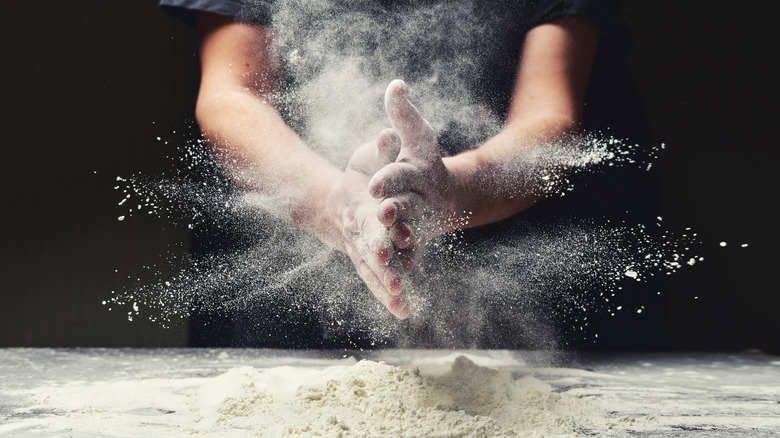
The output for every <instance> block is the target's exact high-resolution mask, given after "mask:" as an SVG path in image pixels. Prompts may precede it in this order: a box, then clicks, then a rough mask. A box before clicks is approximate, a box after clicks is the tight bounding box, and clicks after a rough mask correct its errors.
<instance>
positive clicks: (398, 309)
mask: <svg viewBox="0 0 780 438" xmlns="http://www.w3.org/2000/svg"><path fill="white" fill-rule="evenodd" d="M387 309H388V310H390V313H392V314H393V315H395V316H396V317H397V318H399V319H406V318H407V317H408V316H409V313H410V305H409V300H408V299H407V298H406V296H404V295H397V296H394V297H391V298H390V302H389V303H388V304H387Z"/></svg>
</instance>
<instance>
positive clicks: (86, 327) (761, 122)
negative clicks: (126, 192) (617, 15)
mask: <svg viewBox="0 0 780 438" xmlns="http://www.w3.org/2000/svg"><path fill="white" fill-rule="evenodd" d="M779 14H780V3H778V2H776V1H774V0H763V1H751V2H745V3H740V4H739V5H738V4H737V2H711V3H710V4H708V5H707V7H706V8H703V7H702V4H701V2H697V1H694V0H674V1H672V0H663V1H653V2H647V1H642V0H630V1H627V2H626V17H627V21H628V24H629V26H630V28H631V31H632V32H633V36H634V42H633V50H632V54H631V57H630V68H631V70H632V72H633V74H634V77H635V79H636V81H637V84H638V86H639V88H640V91H641V95H642V97H643V99H644V103H645V106H646V109H647V111H648V115H649V119H650V123H651V126H652V128H653V132H654V135H655V138H656V139H657V140H658V141H659V142H664V143H666V145H667V149H666V150H665V151H664V153H663V154H662V156H661V158H660V160H659V161H658V163H656V165H657V166H658V167H657V169H658V174H659V178H660V186H661V211H660V214H661V215H662V216H663V218H664V222H663V223H664V225H665V226H667V227H669V228H670V229H673V230H682V229H684V228H685V227H692V228H693V229H694V231H696V232H698V233H699V236H700V237H701V239H702V240H703V242H704V243H703V246H702V247H701V250H700V251H698V252H699V253H700V254H701V255H703V256H704V258H705V261H704V263H700V264H697V265H696V266H694V267H691V268H687V269H683V270H682V271H680V272H679V273H677V274H675V275H673V276H670V277H668V278H667V279H666V281H665V284H664V290H663V297H664V299H663V300H659V301H657V302H655V301H654V302H652V303H649V306H648V307H647V309H646V311H645V315H644V316H641V317H638V316H636V315H618V316H616V317H615V318H613V319H612V320H608V321H606V322H603V323H602V324H601V326H600V327H599V330H600V333H601V335H600V338H602V339H606V340H604V341H603V344H602V346H608V347H615V348H637V349H642V348H652V349H663V350H744V349H749V348H757V349H763V350H765V351H770V352H775V353H780V330H778V317H777V316H776V314H777V310H778V309H780V293H778V292H780V288H779V287H778V286H777V284H776V280H775V278H774V276H773V274H774V273H775V272H776V271H777V269H778V268H777V266H776V263H777V261H778V256H777V252H776V251H777V248H778V244H780V239H779V238H778V234H779V233H778V231H777V228H776V227H777V223H778V215H777V212H776V211H777V208H776V206H775V203H776V202H777V199H778V197H777V195H776V193H777V188H778V183H777V179H776V173H777V172H776V170H775V168H776V162H775V159H776V157H777V156H778V154H777V152H776V147H777V138H778V135H780V132H778V131H780V130H779V129H778V126H779V125H780V122H778V120H777V117H778V99H780V93H778V85H777V78H778V74H779V73H780V71H779V70H780V69H779V68H778V62H777V47H778V44H779V43H780V38H779V37H780V30H779V28H778V26H777V24H776V17H777V16H779ZM0 23H1V26H2V27H0V29H1V30H0V32H1V33H2V42H0V44H2V49H1V51H0V55H1V57H0V87H1V89H2V92H0V120H2V125H1V126H0V145H2V160H0V187H1V188H0V196H2V198H0V211H1V213H0V217H1V218H2V223H1V224H0V246H2V255H1V256H2V259H1V260H0V295H1V296H2V305H1V306H0V346H6V347H8V346H31V347H43V346H48V347H69V346H85V347H87V346H102V347H158V346H159V347H163V346H183V345H186V339H187V331H188V327H187V321H186V320H183V321H181V322H179V323H178V324H174V325H173V326H172V327H171V328H162V327H161V326H160V325H159V324H155V323H151V322H149V321H148V320H147V318H145V317H138V318H135V320H134V321H132V322H130V321H128V319H127V310H128V309H126V308H122V309H114V310H113V311H108V310H107V308H106V307H107V306H104V305H102V304H101V302H102V301H103V300H106V299H108V298H109V297H110V294H111V291H112V290H121V289H123V288H126V287H128V286H130V285H132V284H134V283H135V282H136V281H138V280H137V279H139V278H140V281H142V282H143V281H144V279H147V278H149V276H150V275H151V274H150V273H151V272H152V271H154V269H151V270H150V269H145V266H151V265H154V264H156V263H158V262H160V261H161V260H162V257H164V255H165V254H167V253H173V254H181V253H184V252H186V250H187V248H186V245H185V246H181V245H179V244H178V242H186V241H187V231H186V230H184V229H181V228H177V227H175V226H173V225H170V224H168V223H166V222H165V221H162V220H159V219H155V218H153V217H144V216H143V215H140V216H134V217H133V219H132V220H127V221H124V222H119V221H117V217H118V216H120V215H123V214H125V213H126V211H127V208H126V207H120V206H117V202H118V201H119V200H120V199H121V198H122V197H123V195H122V193H121V192H117V191H115V190H114V186H115V185H116V177H117V176H128V175H132V174H137V173H143V174H147V175H155V174H159V173H160V172H163V171H165V170H166V169H169V167H170V164H171V160H170V158H169V157H175V156H176V154H177V152H176V151H177V148H178V147H180V146H181V145H182V144H183V143H184V141H185V139H186V134H184V133H185V132H188V129H189V125H190V121H191V120H192V119H193V115H192V114H193V107H194V99H195V92H196V90H197V81H198V78H197V59H196V47H195V35H194V32H193V31H192V29H189V28H187V27H186V26H184V25H183V24H181V23H179V22H177V21H176V20H174V19H172V18H170V17H168V16H166V15H165V14H163V13H161V12H160V11H159V10H158V9H157V6H156V1H154V0H144V1H133V2H121V1H107V0H89V1H81V2H76V3H74V2H55V1H46V2H2V4H1V5H0ZM157 137H160V138H161V140H160V141H158V140H157ZM166 142H167V143H166ZM721 241H726V242H728V244H729V245H728V246H727V247H725V248H721V247H720V246H719V245H718V243H719V242H721ZM741 243H748V244H749V246H748V247H747V248H741V247H740V244H741ZM161 266H162V265H161ZM654 315H655V316H654ZM637 318H647V321H648V324H647V325H646V326H644V327H643V326H642V323H641V321H642V320H641V319H639V320H637ZM629 319H630V321H628V320H629ZM612 321H614V322H612ZM627 321H628V322H629V324H628V325H627V326H630V327H632V330H635V332H632V331H625V330H623V329H622V327H623V326H624V325H625V324H624V323H626V322H627ZM636 321H640V323H638V324H637V322H636ZM661 325H662V327H661ZM661 329H662V330H663V331H664V333H666V336H665V337H664V338H663V340H662V341H660V342H649V341H647V340H648V339H651V338H652V337H653V330H661ZM597 347H598V345H597Z"/></svg>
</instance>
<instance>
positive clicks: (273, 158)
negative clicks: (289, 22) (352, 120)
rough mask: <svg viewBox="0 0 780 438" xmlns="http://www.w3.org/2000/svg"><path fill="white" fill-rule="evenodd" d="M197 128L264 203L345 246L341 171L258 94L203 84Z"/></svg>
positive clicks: (325, 239)
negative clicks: (315, 149) (341, 234)
mask: <svg viewBox="0 0 780 438" xmlns="http://www.w3.org/2000/svg"><path fill="white" fill-rule="evenodd" d="M196 115H197V119H198V122H199V124H200V126H201V129H202V131H203V133H204V135H205V137H206V139H207V140H208V141H209V143H210V144H211V145H212V148H213V149H214V150H215V154H216V156H217V157H219V159H220V161H221V163H222V164H224V167H225V169H226V170H227V172H228V173H229V175H230V176H231V177H232V178H233V180H234V181H235V182H236V183H237V184H238V185H239V186H241V187H242V188H245V189H247V190H251V191H255V192H257V193H258V194H260V195H261V196H262V197H263V198H264V199H267V200H268V202H267V204H266V208H267V209H268V210H270V211H271V212H272V213H273V214H274V215H276V216H278V217H280V218H282V219H284V220H287V221H289V222H291V223H293V224H294V225H296V226H297V227H299V228H301V229H302V230H304V231H306V232H309V233H311V234H313V235H315V236H317V237H318V238H320V239H321V240H322V241H323V242H325V243H326V244H328V245H330V246H332V247H334V248H336V249H339V250H342V251H343V250H344V248H343V243H342V239H341V237H340V230H341V217H342V214H341V211H339V207H340V205H341V203H340V202H339V201H340V193H339V185H338V182H339V181H340V179H341V178H342V172H341V171H339V170H338V169H337V168H336V167H334V166H333V165H332V164H331V163H329V162H328V161H327V160H325V159H324V158H322V157H320V156H319V155H317V154H316V153H314V152H313V151H311V150H310V149H309V148H308V147H307V146H306V145H305V144H304V142H303V141H302V140H301V139H300V138H299V137H298V135H297V134H296V133H295V132H294V131H293V130H292V129H290V128H289V127H288V126H287V125H286V124H285V123H284V121H283V120H282V118H281V116H280V115H279V113H278V112H277V111H276V109H275V108H274V107H273V106H271V105H270V104H268V103H267V102H266V100H265V99H264V97H263V96H262V95H257V94H254V93H252V92H251V91H250V90H248V89H243V88H241V87H240V86H231V85H229V84H221V83H220V84H217V85H212V84H209V83H204V85H203V86H202V87H201V91H200V94H199V96H198V104H197V111H196Z"/></svg>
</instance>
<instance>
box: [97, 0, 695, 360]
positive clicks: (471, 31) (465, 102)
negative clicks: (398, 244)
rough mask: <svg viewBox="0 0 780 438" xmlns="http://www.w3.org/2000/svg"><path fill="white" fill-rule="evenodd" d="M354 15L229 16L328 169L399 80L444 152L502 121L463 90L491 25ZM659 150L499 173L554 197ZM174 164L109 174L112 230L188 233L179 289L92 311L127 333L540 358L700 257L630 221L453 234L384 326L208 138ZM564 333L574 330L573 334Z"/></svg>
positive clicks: (334, 9)
mask: <svg viewBox="0 0 780 438" xmlns="http://www.w3.org/2000/svg"><path fill="white" fill-rule="evenodd" d="M348 3H350V6H351V7H352V9H350V11H349V12H347V11H346V9H345V8H346V5H347V4H348ZM351 3H354V2H337V1H326V0H316V1H311V0H308V1H302V0H282V1H279V2H276V3H275V5H274V6H273V7H267V6H263V4H261V3H260V2H249V3H248V4H249V6H247V7H246V8H245V11H244V14H245V17H246V18H247V19H252V18H253V17H256V16H259V15H262V14H270V16H271V21H272V24H273V26H274V27H275V29H276V30H277V31H278V33H279V35H280V40H279V41H280V44H281V53H282V56H283V59H284V66H285V72H284V73H285V75H286V82H285V83H286V84H287V85H286V86H285V87H283V89H282V91H281V92H279V93H278V94H277V95H274V96H272V101H273V102H274V103H275V104H276V105H277V107H278V108H280V111H281V112H282V113H283V115H284V116H285V117H286V119H287V121H288V123H289V124H290V125H291V126H293V127H294V128H295V129H296V130H297V131H298V132H299V133H300V135H301V136H302V138H303V139H304V140H305V141H306V142H307V144H308V145H310V147H312V148H313V149H314V150H316V151H317V152H319V153H320V154H322V155H323V156H325V157H327V158H328V159H329V160H331V161H332V162H334V163H335V164H337V165H338V166H340V167H341V168H343V167H344V166H345V164H346V162H347V161H348V159H349V157H350V156H351V154H352V152H353V151H354V150H355V149H356V148H357V147H359V146H360V145H362V144H364V143H365V142H368V141H370V140H371V139H373V138H375V137H376V135H377V134H378V133H379V132H380V131H381V130H382V129H383V128H385V127H388V126H389V122H388V120H387V117H386V115H385V113H384V108H383V106H382V103H383V96H384V92H385V88H386V87H387V84H388V83H389V82H390V81H391V80H393V79H396V78H403V79H404V80H405V81H406V82H407V84H408V85H409V89H410V99H411V100H412V102H413V103H414V104H415V105H416V106H417V107H418V109H419V110H420V112H421V113H422V114H423V116H424V117H426V118H427V119H428V120H429V121H430V123H431V125H432V126H433V127H434V128H435V129H436V130H437V132H440V133H441V135H440V142H441V143H442V144H441V146H442V148H443V149H444V151H443V153H444V154H445V155H446V154H452V153H457V152H458V151H460V150H464V149H468V148H472V147H476V146H478V145H479V144H480V143H481V142H483V141H484V140H485V139H487V138H489V137H490V136H491V135H493V134H495V133H497V132H498V131H499V130H500V128H501V124H502V122H501V120H502V117H503V116H502V115H501V112H500V111H498V110H496V109H495V108H494V107H492V106H491V105H490V104H489V103H490V102H491V98H492V97H491V95H490V90H488V89H486V87H485V86H484V85H482V84H481V83H480V82H479V81H478V79H480V78H484V73H483V72H480V70H479V69H480V65H482V64H484V63H483V62H482V61H484V59H483V58H484V57H485V56H487V55H486V54H485V52H484V51H483V50H481V48H482V47H483V45H484V44H486V43H485V41H490V40H491V38H494V35H493V34H492V33H491V32H492V29H493V27H492V26H485V25H484V22H485V20H484V18H485V17H481V18H482V20H480V19H479V18H480V14H478V13H475V10H474V5H473V4H471V3H470V2H457V3H456V4H452V3H447V4H446V5H443V4H440V5H435V4H434V5H425V4H424V5H423V6H419V7H415V8H411V7H406V6H405V7H398V8H389V9H381V10H378V9H377V8H381V6H378V5H379V3H373V2H366V4H364V5H362V6H359V7H358V6H355V5H354V4H351ZM485 14H489V12H486V13H485ZM483 15H484V14H483ZM493 18H496V19H497V17H493ZM485 102H488V104H485ZM662 148H663V146H658V147H647V146H646V145H643V146H642V147H640V146H639V145H635V144H633V143H631V142H628V141H625V140H622V139H617V138H612V137H610V136H608V135H604V134H601V133H585V134H582V135H578V136H570V137H567V138H564V139H561V140H558V141H556V142H553V143H549V142H541V141H540V143H539V144H538V145H537V147H536V148H535V151H536V152H535V153H534V154H531V155H527V156H524V157H522V159H520V160H518V161H517V162H513V163H511V165H513V166H518V169H517V172H516V173H517V174H518V175H522V179H523V181H524V183H523V184H525V185H524V186H523V187H524V189H526V190H529V191H536V192H538V193H539V194H543V195H546V196H547V197H561V196H563V197H564V198H565V197H566V196H567V194H569V193H570V192H573V191H576V187H577V182H578V181H579V179H580V178H582V177H583V176H587V175H591V174H594V173H603V172H609V171H611V170H612V169H614V168H627V167H632V168H637V169H641V170H643V171H644V170H649V169H650V168H651V166H652V164H653V162H654V160H655V159H656V158H657V154H658V152H660V150H661V149H662ZM179 160H180V162H179V163H174V164H175V166H174V167H175V170H173V171H171V173H170V174H169V175H163V176H160V177H150V176H145V175H134V176H132V177H118V178H117V186H116V189H117V190H118V191H119V192H121V196H122V197H121V200H120V201H119V204H120V205H121V206H123V207H126V208H127V209H128V210H127V212H125V213H124V214H122V215H121V217H119V220H121V221H124V222H129V221H132V220H133V219H134V218H135V217H136V216H137V215H140V214H151V215H155V216H157V217H159V218H160V219H161V220H164V221H170V222H171V223H174V224H176V225H178V226H182V227H187V228H189V229H191V230H192V233H193V234H194V236H195V240H194V246H195V249H194V251H193V252H192V255H191V256H190V257H188V258H187V259H179V260H168V263H170V264H171V265H172V266H178V267H179V269H180V271H179V273H178V274H177V275H174V276H172V277H170V278H159V280H158V281H155V282H151V283H148V282H147V283H139V284H137V285H135V286H133V287H129V288H127V289H126V290H120V291H113V292H112V296H111V297H110V298H109V299H108V300H107V301H106V302H105V304H106V306H107V307H109V308H111V309H112V310H113V309H117V310H119V309H127V310H126V311H128V319H131V320H132V319H133V318H137V317H141V316H143V315H144V313H147V314H148V315H154V316H150V317H151V318H153V319H155V320H159V321H160V322H161V323H162V324H172V323H175V321H176V320H177V319H179V318H186V317H188V316H190V315H191V314H192V313H193V312H195V311H201V310H203V309H205V310H207V311H208V312H210V313H213V314H215V315H222V316H224V317H227V318H231V317H232V315H234V314H235V313H237V312H238V313H241V312H244V313H253V312H255V313H262V312H268V311H269V309H278V312H276V311H271V316H270V318H272V319H273V318H278V319H284V318H286V316H285V315H294V314H300V313H305V314H307V315H309V316H310V317H311V318H313V319H315V320H317V321H319V324H320V325H321V328H322V330H323V335H322V336H323V337H325V338H333V339H337V338H339V337H344V336H346V338H347V339H351V338H350V336H352V334H355V333H358V334H359V336H358V337H359V338H360V339H361V340H363V341H365V340H366V339H367V340H369V341H370V343H369V344H365V345H398V346H439V347H442V346H451V347H472V346H478V345H491V343H496V342H498V343H501V344H502V345H505V346H507V347H531V348H555V347H558V346H560V344H559V341H558V332H559V330H558V329H556V328H555V327H554V325H555V324H554V323H555V321H554V318H550V316H549V315H550V313H556V312H557V313H578V312H609V313H615V312H620V311H631V312H641V311H642V309H641V308H631V309H629V308H625V309H623V307H622V305H621V289H622V287H623V285H625V284H629V283H631V282H636V281H646V280H648V279H650V278H652V277H654V276H656V275H659V274H667V273H672V272H674V271H676V270H678V269H680V268H682V267H685V266H688V265H693V264H695V263H696V262H698V261H700V258H699V257H698V256H697V255H696V253H695V248H696V245H697V243H698V242H697V237H696V234H695V233H693V232H691V231H688V230H686V231H683V232H672V231H668V230H665V229H664V228H663V226H662V223H661V221H660V218H659V220H658V221H653V222H652V223H648V224H636V223H620V222H609V221H598V220H593V219H577V218H576V217H567V218H556V219H555V220H551V221H547V222H545V223H533V222H529V223H525V222H523V221H522V217H521V220H519V221H517V222H516V223H515V224H514V225H512V228H511V230H509V231H507V232H504V233H499V234H496V235H493V236H490V237H487V238H483V239H470V238H468V235H469V233H468V232H466V233H450V234H448V235H445V236H442V237H440V238H437V239H435V240H434V241H432V242H430V243H429V244H428V247H427V249H426V253H425V255H424V256H423V258H422V260H421V261H420V263H419V265H418V267H417V268H416V269H415V271H413V273H412V275H411V278H412V285H411V296H410V300H411V302H412V306H413V310H412V315H411V317H410V318H409V319H408V320H406V321H399V320H396V319H395V318H394V317H393V316H392V315H390V313H389V312H387V311H386V310H385V309H384V308H383V307H382V306H381V305H380V304H379V303H378V302H377V301H376V300H375V299H374V298H373V296H372V295H371V294H370V292H369V291H368V290H367V289H366V287H365V286H364V285H363V284H362V282H361V280H360V279H359V278H358V276H357V274H356V273H355V269H354V267H353V266H351V264H350V262H349V260H348V259H347V258H346V256H344V255H343V254H340V253H338V252H336V251H333V250H331V249H329V248H327V247H326V246H324V245H323V244H322V243H320V242H319V241H318V240H317V239H315V238H313V237H311V236H308V235H306V234H304V233H302V232H300V231H299V230H296V229H295V228H294V227H292V226H290V225H288V224H287V223H286V222H285V221H283V220H280V219H279V217H284V213H285V212H283V211H279V208H278V205H279V203H278V199H274V198H273V197H268V196H262V195H259V194H257V193H251V192H246V191H242V190H241V189H239V188H237V187H236V186H235V185H233V184H231V183H230V182H229V181H228V179H227V178H226V177H225V175H226V174H230V173H235V172H236V171H239V172H240V169H231V168H230V163H226V162H225V161H222V162H220V160H219V159H218V157H216V158H215V156H214V154H212V153H211V152H210V151H209V149H208V146H207V145H206V144H205V141H203V140H194V141H191V142H190V143H189V144H188V146H187V147H186V148H184V150H182V151H181V153H180V155H179ZM561 169H567V170H568V172H561ZM150 269H152V270H154V268H150ZM152 309H154V311H152ZM123 311H124V310H123ZM576 325H577V326H579V327H580V330H583V331H586V330H585V329H583V328H582V327H586V326H587V322H586V321H576ZM249 330H252V328H249ZM564 331H570V330H569V329H568V328H567V329H565V330H564ZM591 335H592V334H591ZM583 336H589V335H587V334H584V335H583ZM356 345H358V344H356ZM360 345H364V344H360Z"/></svg>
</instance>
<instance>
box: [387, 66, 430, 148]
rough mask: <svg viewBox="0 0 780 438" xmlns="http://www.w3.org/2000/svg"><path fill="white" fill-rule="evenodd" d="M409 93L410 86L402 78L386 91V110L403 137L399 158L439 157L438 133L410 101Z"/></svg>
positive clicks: (390, 85)
mask: <svg viewBox="0 0 780 438" xmlns="http://www.w3.org/2000/svg"><path fill="white" fill-rule="evenodd" d="M407 94H408V87H407V86H406V84H405V83H404V81H402V80H400V79H396V80H394V81H392V82H390V84H389V85H388V86H387V91H386V92H385V111H386V112H387V115H388V117H389V118H390V123H391V124H392V125H393V128H395V129H396V131H397V132H398V136H399V137H400V139H401V152H400V154H399V156H398V158H399V159H402V158H406V157H420V158H423V159H426V158H432V157H438V155H439V151H438V147H437V145H436V133H435V131H434V130H433V128H432V127H431V125H430V124H429V123H428V121H426V120H425V119H424V118H423V116H422V115H421V114H420V112H419V111H417V108H415V106H414V105H412V103H411V102H409V99H407Z"/></svg>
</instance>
